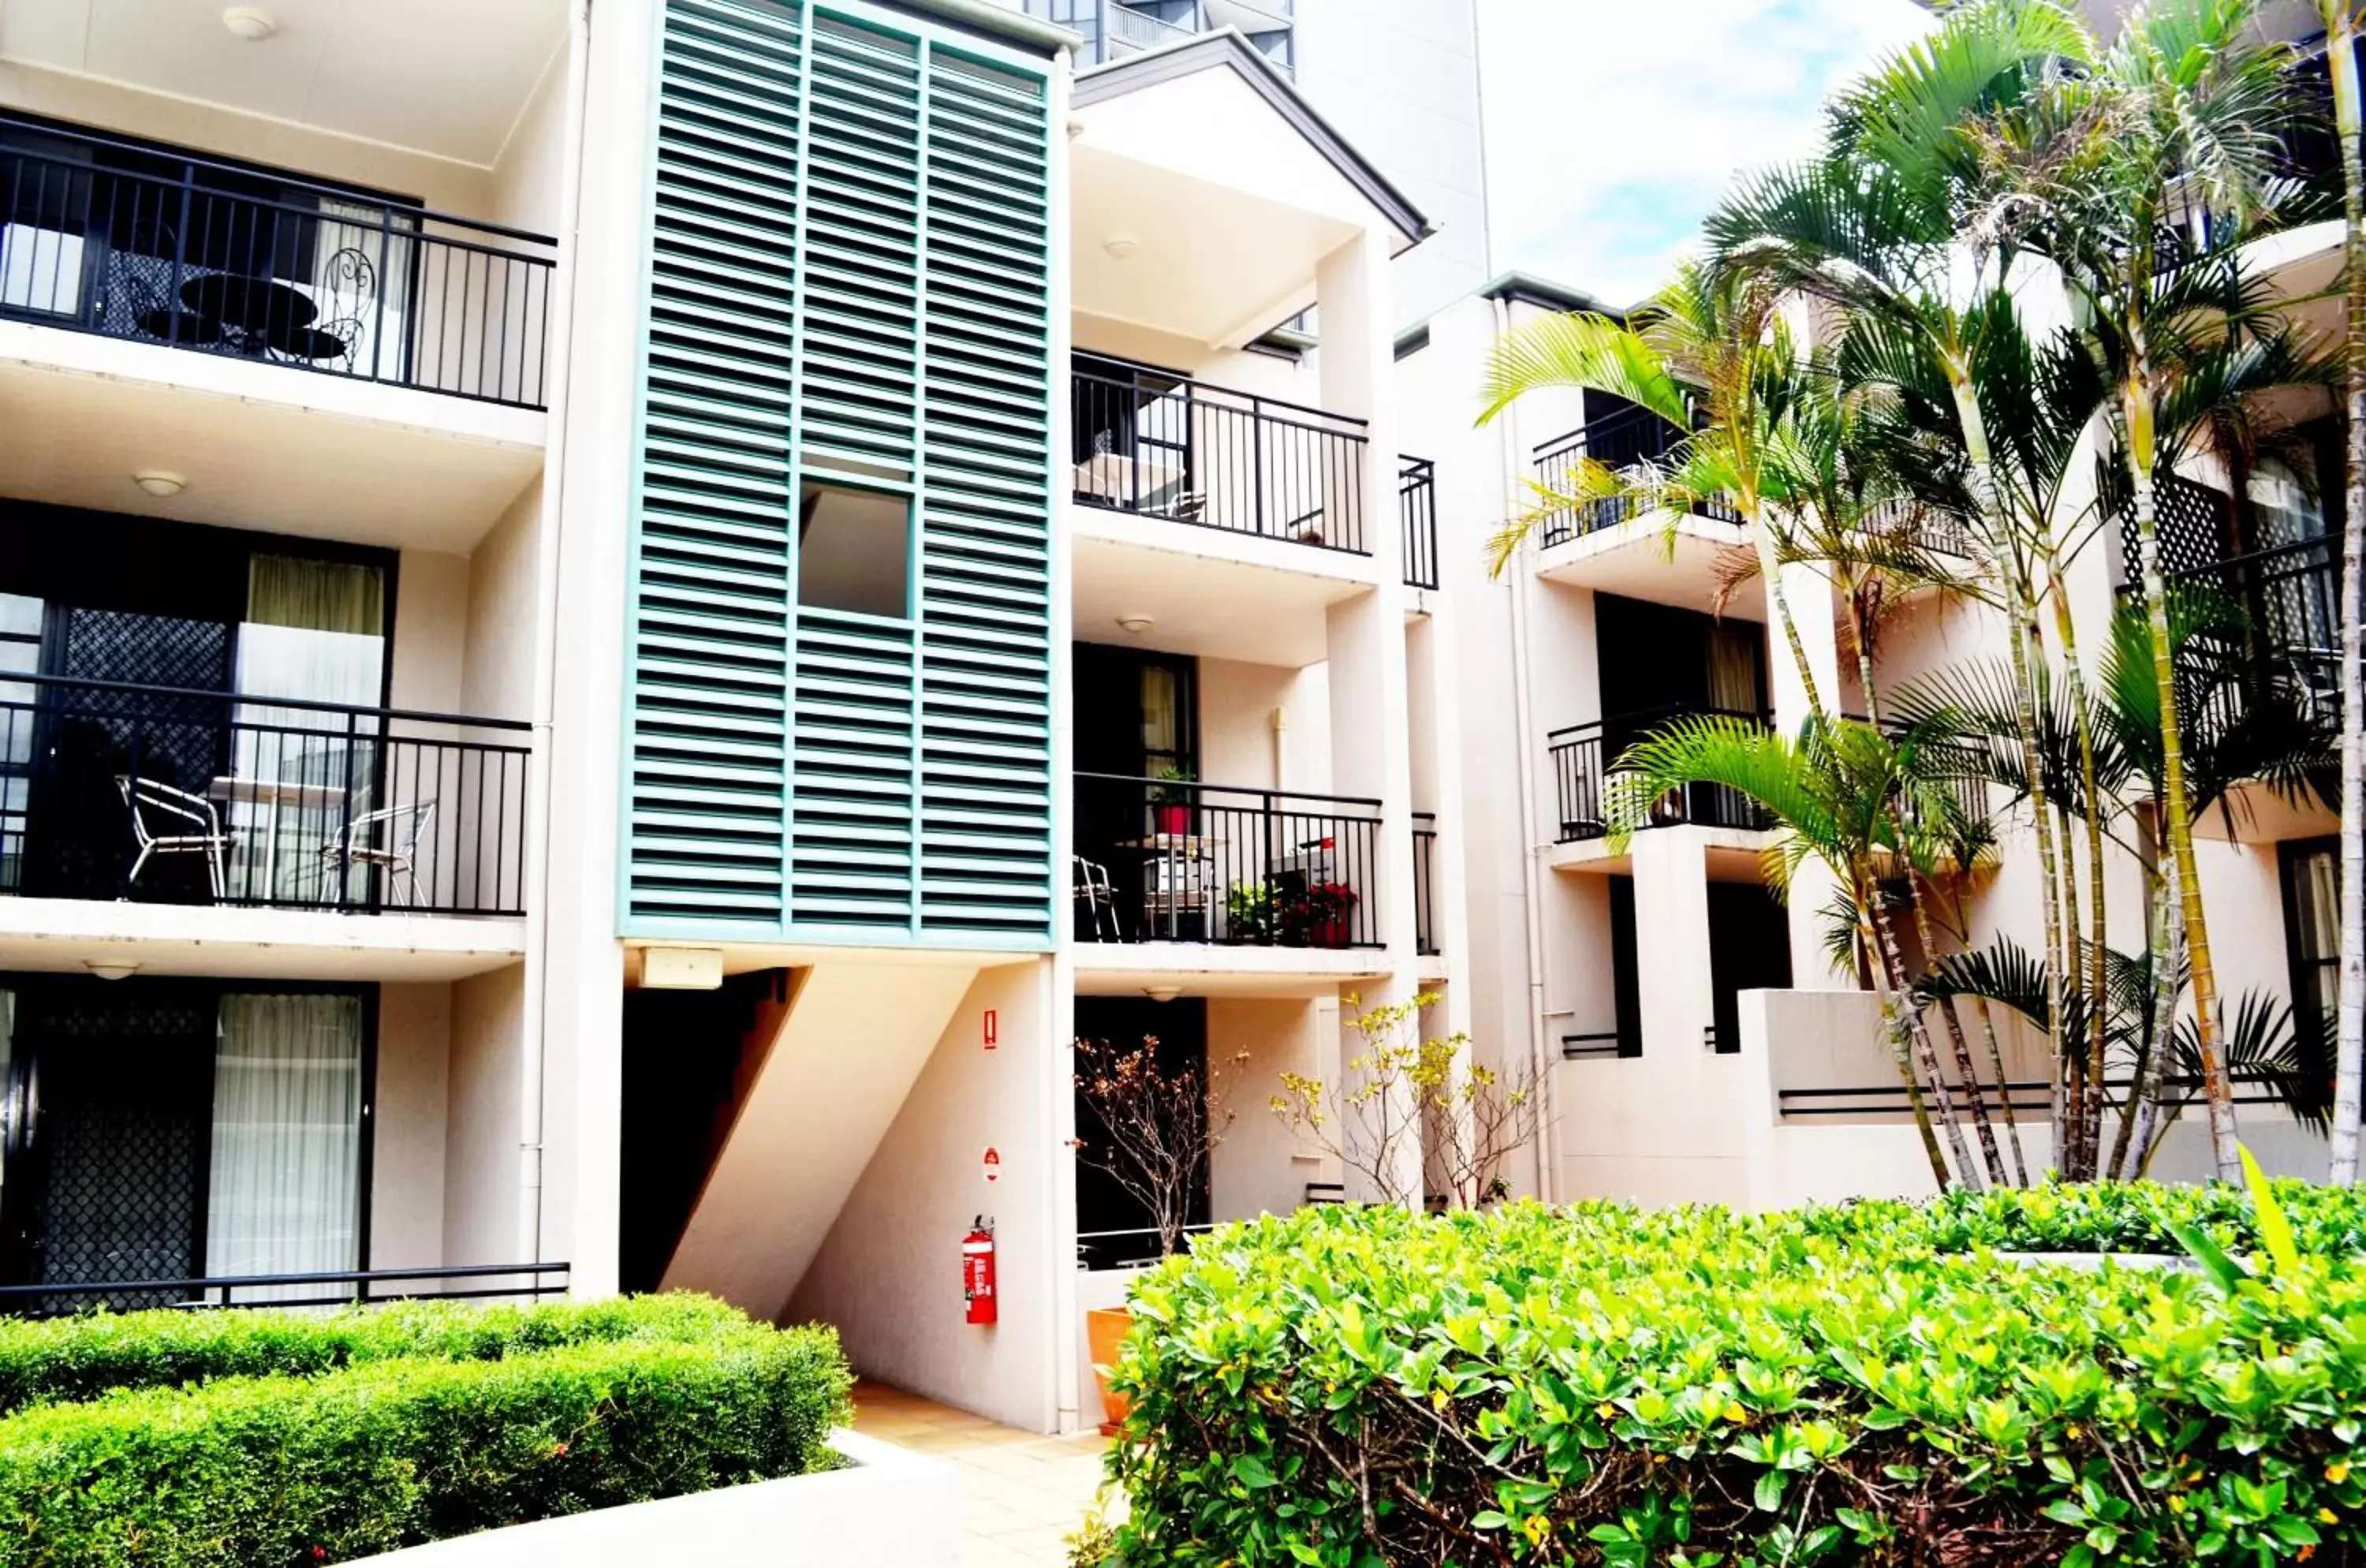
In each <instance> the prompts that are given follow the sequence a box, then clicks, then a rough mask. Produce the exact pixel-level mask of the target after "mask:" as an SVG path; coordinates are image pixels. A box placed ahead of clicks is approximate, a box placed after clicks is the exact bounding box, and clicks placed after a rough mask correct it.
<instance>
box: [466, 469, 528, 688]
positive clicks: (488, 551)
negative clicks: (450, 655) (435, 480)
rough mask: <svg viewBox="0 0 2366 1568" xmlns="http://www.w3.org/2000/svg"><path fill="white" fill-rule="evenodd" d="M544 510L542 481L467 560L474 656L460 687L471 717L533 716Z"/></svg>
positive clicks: (469, 633) (469, 656) (521, 497)
mask: <svg viewBox="0 0 2366 1568" xmlns="http://www.w3.org/2000/svg"><path fill="white" fill-rule="evenodd" d="M542 505H543V494H542V484H541V481H540V480H538V479H537V480H536V481H535V482H534V483H533V484H530V485H528V486H527V487H526V488H525V491H524V493H522V494H520V495H519V496H518V498H517V499H516V500H514V501H513V502H510V505H509V507H508V509H507V510H506V511H504V512H503V513H501V520H500V521H499V522H497V523H495V524H494V525H493V527H492V529H491V531H490V533H488V534H487V535H486V536H485V537H484V540H483V542H481V543H480V544H479V545H478V546H477V548H476V551H475V553H474V554H472V555H471V556H470V557H469V558H468V598H467V601H466V603H465V605H464V606H463V617H464V618H463V626H464V633H463V642H464V645H465V647H466V648H467V650H468V652H467V660H466V664H465V668H464V669H463V671H462V673H461V684H460V704H461V707H460V711H462V712H464V713H469V714H478V715H482V716H485V717H487V718H528V717H531V716H533V713H534V669H535V635H536V631H537V622H536V618H535V612H536V610H537V608H538V606H537V604H536V599H535V585H536V582H535V574H536V573H537V572H538V571H540V570H541V556H540V554H539V552H540V550H541V546H542V525H543V523H542Z"/></svg>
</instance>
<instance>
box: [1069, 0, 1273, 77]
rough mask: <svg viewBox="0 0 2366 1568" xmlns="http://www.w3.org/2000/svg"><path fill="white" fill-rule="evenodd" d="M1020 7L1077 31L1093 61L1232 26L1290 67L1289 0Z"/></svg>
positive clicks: (1101, 0)
mask: <svg viewBox="0 0 2366 1568" xmlns="http://www.w3.org/2000/svg"><path fill="white" fill-rule="evenodd" d="M1026 10H1027V13H1028V15H1030V16H1033V17H1044V18H1045V19H1047V20H1049V21H1053V22H1057V23H1058V24H1059V25H1060V26H1062V27H1064V28H1069V29H1070V30H1072V31H1074V32H1076V33H1077V34H1080V35H1081V36H1082V37H1083V39H1084V40H1085V46H1084V51H1083V52H1084V58H1085V59H1086V60H1087V62H1091V63H1093V64H1100V63H1103V62H1108V61H1111V60H1122V59H1124V58H1125V57H1126V56H1128V55H1131V54H1139V53H1141V52H1143V51H1145V50H1152V49H1164V48H1166V47H1167V46H1168V45H1169V44H1176V43H1182V42H1185V41H1187V40H1188V39H1191V38H1194V37H1196V36H1197V35H1199V34H1200V33H1204V32H1209V31H1211V30H1213V29H1214V28H1218V27H1223V26H1236V27H1238V28H1240V29H1241V31H1242V33H1243V35H1244V36H1245V37H1246V38H1247V39H1248V40H1249V42H1250V43H1251V44H1252V45H1253V46H1255V47H1256V50H1257V51H1258V52H1259V53H1261V54H1263V55H1264V56H1265V57H1266V58H1267V59H1268V60H1270V61H1272V62H1274V64H1275V65H1276V66H1277V67H1279V69H1280V71H1281V72H1282V73H1283V74H1284V75H1290V74H1292V73H1293V72H1294V68H1295V50H1294V48H1293V36H1292V28H1291V17H1290V10H1291V0H1256V3H1255V4H1254V5H1247V4H1243V3H1241V0H1213V3H1212V4H1211V3H1210V0H1026ZM1219 12H1222V15H1221V16H1220V15H1219V14H1218V13H1219Z"/></svg>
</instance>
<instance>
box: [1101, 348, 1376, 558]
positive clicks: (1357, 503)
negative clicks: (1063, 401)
mask: <svg viewBox="0 0 2366 1568" xmlns="http://www.w3.org/2000/svg"><path fill="white" fill-rule="evenodd" d="M1070 404H1071V412H1072V415H1073V427H1074V430H1075V433H1076V439H1075V451H1074V462H1075V472H1074V475H1073V480H1072V482H1073V483H1074V485H1075V490H1076V501H1077V502H1078V503H1079V504H1080V505H1085V506H1098V507H1104V508H1107V509H1109V510H1111V511H1116V512H1131V513H1136V514H1138V515H1141V516H1145V517H1161V518H1166V519H1167V520H1169V521H1171V522H1177V523H1189V524H1193V525H1197V526H1200V527H1203V528H1221V529H1222V530H1224V531H1225V532H1227V533H1234V534H1254V535H1256V536H1259V537H1262V538H1268V539H1287V540H1290V541H1292V542H1294V543H1297V544H1301V545H1313V546H1317V547H1321V548H1324V549H1332V550H1346V551H1350V552H1352V553H1354V554H1357V555H1364V554H1368V553H1369V551H1368V550H1367V549H1366V547H1365V544H1364V446H1365V435H1364V422H1363V421H1361V420H1358V419H1349V418H1346V416H1344V415H1340V414H1332V413H1325V412H1323V411H1322V410H1320V409H1310V408H1302V407H1301V406H1299V405H1298V404H1295V403H1285V402H1279V401H1277V400H1274V399H1271V398H1260V397H1256V396H1253V395H1252V394H1250V393H1247V392H1236V391H1234V390H1232V389H1229V388H1224V387H1211V386H1209V385H1207V384H1205V383H1203V382H1199V381H1191V380H1186V379H1183V378H1178V377H1176V376H1172V375H1168V374H1166V372H1163V371H1158V370H1153V369H1149V368H1146V367H1132V366H1125V365H1119V364H1116V363H1114V362H1110V361H1098V362H1096V364H1095V365H1094V366H1093V367H1090V368H1087V367H1083V366H1079V367H1076V369H1075V370H1074V371H1073V372H1072V373H1071V376H1070Z"/></svg>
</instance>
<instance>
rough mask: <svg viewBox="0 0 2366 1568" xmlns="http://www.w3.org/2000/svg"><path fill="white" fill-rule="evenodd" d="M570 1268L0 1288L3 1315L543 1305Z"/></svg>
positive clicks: (472, 1266)
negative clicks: (440, 1304)
mask: <svg viewBox="0 0 2366 1568" xmlns="http://www.w3.org/2000/svg"><path fill="white" fill-rule="evenodd" d="M569 1272H570V1269H569V1265H567V1264H564V1263H468V1264H453V1265H439V1266H436V1267H432V1268H422V1269H340V1270H337V1271H334V1272H329V1273H317V1274H238V1275H218V1276H216V1277H214V1278H212V1279H196V1280H72V1281H51V1282H44V1283H41V1284H35V1285H0V1316H6V1317H65V1316H69V1315H71V1314H75V1313H84V1312H98V1311H106V1312H137V1311H141V1310H143V1309H147V1308H155V1307H172V1308H176V1309H179V1310H181V1311H185V1312H202V1311H207V1310H209V1309H220V1308H222V1307H235V1306H268V1307H276V1308H287V1307H324V1306H354V1305H359V1304H363V1303H369V1302H392V1301H437V1302H452V1301H487V1300H501V1301H525V1302H530V1301H538V1300H540V1299H542V1298H543V1297H545V1296H563V1295H565V1294H566V1293H567V1288H568V1279H569Z"/></svg>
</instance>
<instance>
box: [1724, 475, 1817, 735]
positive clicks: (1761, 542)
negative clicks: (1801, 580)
mask: <svg viewBox="0 0 2366 1568" xmlns="http://www.w3.org/2000/svg"><path fill="white" fill-rule="evenodd" d="M1742 515H1743V517H1744V518H1745V519H1747V521H1748V523H1749V526H1750V542H1751V544H1752V547H1755V548H1756V550H1757V552H1758V575H1759V576H1760V577H1761V578H1762V579H1763V580H1764V581H1765V584H1766V612H1767V614H1769V615H1773V616H1774V617H1775V625H1776V626H1781V627H1782V628H1783V640H1784V642H1785V644H1786V645H1787V646H1788V647H1789V648H1790V649H1791V663H1792V666H1793V668H1795V669H1796V670H1797V671H1798V673H1799V690H1800V691H1801V692H1803V693H1805V694H1806V695H1807V698H1808V714H1809V715H1811V716H1814V717H1815V718H1817V719H1821V718H1822V717H1823V716H1824V699H1823V695H1822V694H1821V693H1820V692H1819V691H1818V690H1817V689H1816V671H1815V667H1814V666H1813V665H1811V664H1809V663H1808V645H1807V644H1806V643H1804V642H1802V641H1801V640H1800V639H1799V627H1798V625H1797V622H1795V621H1793V620H1792V619H1791V602H1790V600H1789V598H1788V597H1787V596H1786V594H1785V593H1784V592H1783V563H1782V559H1781V557H1780V556H1779V555H1778V553H1777V552H1776V550H1775V534H1774V530H1773V529H1771V528H1770V527H1768V525H1767V523H1766V509H1765V506H1764V504H1763V502H1760V501H1759V500H1758V498H1757V497H1755V496H1752V497H1749V498H1748V499H1747V501H1746V502H1745V505H1744V507H1743V511H1742Z"/></svg>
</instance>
